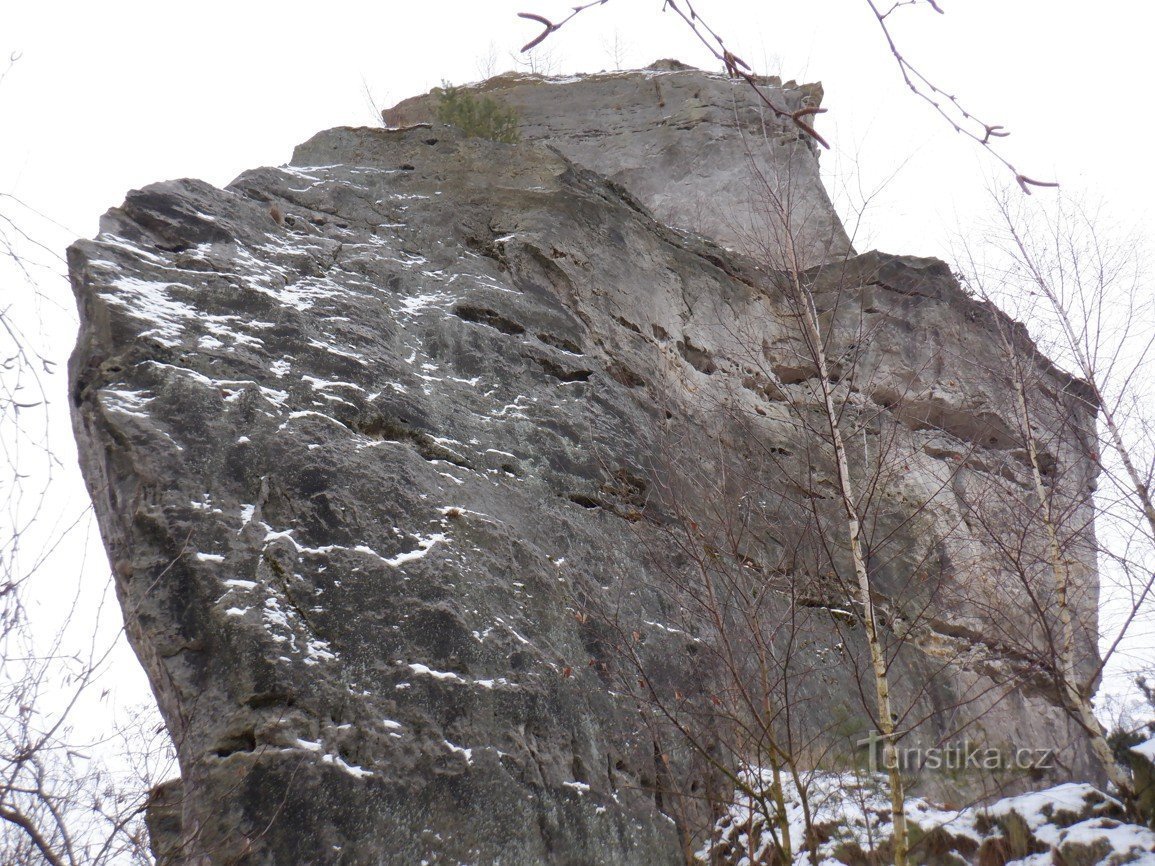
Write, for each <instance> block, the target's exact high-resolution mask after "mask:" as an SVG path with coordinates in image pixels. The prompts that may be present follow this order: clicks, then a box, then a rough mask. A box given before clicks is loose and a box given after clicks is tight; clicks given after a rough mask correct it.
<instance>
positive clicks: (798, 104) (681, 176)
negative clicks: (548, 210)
mask: <svg viewBox="0 0 1155 866" xmlns="http://www.w3.org/2000/svg"><path fill="white" fill-rule="evenodd" d="M758 80H759V81H760V82H761V84H760V90H761V91H762V92H763V93H764V95H765V97H766V98H767V99H768V100H769V101H770V102H772V103H773V104H774V105H775V106H777V107H779V108H781V109H784V110H788V111H797V110H798V109H800V108H805V107H813V108H817V107H819V105H820V104H821V102H822V85H821V84H803V85H798V84H795V83H794V82H793V81H790V82H787V83H786V84H785V85H784V84H782V82H781V81H780V80H779V79H778V78H774V77H768V78H761V79H758ZM470 89H471V91H472V92H475V93H478V94H484V95H485V96H490V97H493V98H495V99H498V100H500V101H501V102H503V103H505V104H506V105H509V106H511V107H513V108H515V109H516V110H517V112H518V115H519V118H520V121H521V123H520V131H521V135H522V138H523V140H526V141H542V142H548V143H549V144H551V145H553V146H554V147H556V148H557V149H558V150H560V151H561V152H562V153H563V154H565V155H566V156H567V157H569V158H570V159H572V160H573V161H574V162H576V163H578V164H579V165H582V166H585V167H586V168H591V169H593V170H594V171H597V172H599V173H600V174H603V175H605V176H606V177H608V178H610V179H611V180H613V181H614V182H616V183H620V184H621V185H622V186H624V187H625V188H626V189H627V190H629V191H630V193H631V194H633V195H634V196H635V197H636V198H638V199H639V200H640V201H641V202H642V203H643V204H645V205H646V207H648V208H649V209H650V210H652V211H653V212H654V214H655V215H656V216H657V217H658V219H660V220H662V221H663V222H665V223H667V224H668V225H672V226H677V227H679V228H684V229H688V230H690V231H693V232H698V233H699V234H703V235H705V236H707V237H710V238H713V239H715V240H716V241H718V243H720V244H722V245H723V246H725V247H729V248H730V249H734V250H738V251H740V252H745V253H749V254H752V255H755V256H757V257H758V258H759V259H760V260H762V261H769V262H770V263H771V264H772V265H774V266H775V267H784V266H786V267H789V266H793V267H798V268H809V267H811V266H813V265H819V264H823V263H826V262H830V261H838V260H841V259H842V258H844V257H845V256H846V255H847V253H848V252H850V251H851V247H850V240H849V239H848V238H847V236H846V231H845V230H844V229H843V227H842V223H841V221H840V220H839V219H838V216H837V214H835V212H834V208H833V206H832V205H831V203H830V199H829V197H828V196H827V194H826V189H825V188H824V187H823V186H822V182H821V180H820V179H819V174H818V146H817V144H816V143H815V142H814V140H813V139H812V138H810V137H809V136H808V135H806V134H804V133H802V132H801V131H800V130H799V129H798V128H797V127H796V126H795V125H794V124H793V123H792V122H791V121H790V120H789V119H788V118H787V119H785V120H784V119H782V118H778V117H775V116H774V113H773V111H772V110H771V109H770V108H769V107H768V106H767V105H766V103H765V102H764V101H763V100H762V99H761V98H760V97H759V96H758V95H757V94H755V93H754V91H753V90H752V89H751V87H750V86H749V85H748V84H747V83H746V82H745V81H741V80H737V81H736V80H732V79H729V78H727V77H725V76H723V75H716V74H710V73H706V72H702V71H701V70H698V69H693V68H692V67H689V66H686V65H684V64H682V63H678V62H677V61H674V60H663V61H659V62H657V63H655V64H654V65H653V66H651V67H650V68H649V69H646V70H643V71H640V72H639V71H634V72H615V73H604V72H603V73H600V74H596V75H574V76H568V77H565V78H543V77H541V76H538V75H526V74H518V73H507V74H505V75H499V76H497V77H496V78H491V79H489V80H487V81H484V82H482V83H480V84H478V85H474V86H472V88H470ZM436 117H437V97H436V96H435V95H433V94H426V95H424V96H417V97H413V98H412V99H407V100H405V101H404V102H401V103H399V104H398V105H396V106H394V107H393V108H391V109H388V110H386V111H385V112H384V119H385V123H386V124H387V125H389V126H404V125H407V124H412V123H418V122H430V121H433V120H435V119H436ZM755 178H757V179H759V180H761V181H764V182H763V183H759V182H754V179H755ZM778 205H781V207H778ZM779 210H784V211H785V212H786V213H787V214H788V215H789V216H788V217H787V219H786V220H783V219H782V218H780V217H777V216H775V213H777V212H778V211H779ZM787 235H789V236H790V239H791V242H792V244H791V245H792V246H793V251H792V252H790V253H787V243H786V239H787Z"/></svg>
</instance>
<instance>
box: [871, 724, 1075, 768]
mask: <svg viewBox="0 0 1155 866" xmlns="http://www.w3.org/2000/svg"><path fill="white" fill-rule="evenodd" d="M885 743H886V737H884V736H883V735H882V734H880V733H878V731H871V732H870V733H869V734H868V735H867V736H866V738H865V739H862V740H859V741H858V742H857V744H856V745H858V746H860V747H865V748H866V749H867V762H868V763H867V766H868V768H869V769H870V772H872V773H876V772H878V771H879V770H893V769H899V770H903V771H917V770H949V771H959V770H963V771H965V770H974V771H986V772H991V771H995V770H1051V769H1054V766H1055V750H1054V749H1028V748H1022V749H1012V750H1003V749H996V748H993V747H991V746H983V745H976V744H973V743H971V742H969V741H967V740H963V741H962V743H960V744H954V745H945V746H931V747H928V748H914V747H911V748H901V747H898V746H895V748H894V750H893V751H892V752H889V753H888V752H887V750H886V749H885V748H884V744H885Z"/></svg>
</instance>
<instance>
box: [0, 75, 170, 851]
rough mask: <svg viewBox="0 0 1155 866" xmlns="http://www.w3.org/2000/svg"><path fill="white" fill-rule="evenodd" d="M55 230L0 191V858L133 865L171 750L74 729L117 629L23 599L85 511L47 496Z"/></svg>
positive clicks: (53, 464)
mask: <svg viewBox="0 0 1155 866" xmlns="http://www.w3.org/2000/svg"><path fill="white" fill-rule="evenodd" d="M17 60H18V57H17V56H13V57H12V58H11V59H10V63H9V66H8V67H7V69H5V70H4V72H3V73H0V82H2V81H4V79H5V78H6V76H7V75H8V73H9V71H11V69H12V68H13V66H14V64H15V63H16V61H17ZM32 226H35V228H33V227H32ZM59 228H60V227H59V226H57V225H56V224H55V223H54V222H53V221H52V220H50V219H49V218H48V217H46V216H45V215H44V214H42V213H40V212H39V211H37V210H36V209H35V208H33V207H31V206H30V205H29V204H27V203H26V202H24V201H22V200H21V199H19V198H17V197H15V196H13V195H11V194H7V193H0V279H4V280H6V281H8V282H10V283H11V289H10V290H9V291H7V292H5V294H4V297H5V301H4V302H3V303H2V305H0V453H2V455H3V461H4V466H3V474H2V476H0V496H2V497H3V499H4V501H5V508H4V510H3V512H2V513H0V657H2V658H3V660H4V664H3V667H2V669H0V862H3V863H6V864H7V863H11V864H13V866H33V864H52V866H80V864H111V863H118V864H120V863H124V864H127V863H142V864H143V863H147V862H150V858H149V856H148V840H147V835H146V833H145V828H144V820H143V814H142V808H143V804H144V802H145V798H146V796H147V791H148V788H149V786H150V784H151V782H152V780H153V779H154V778H155V776H154V775H153V772H154V771H159V770H158V767H159V766H160V765H161V764H166V760H167V756H169V755H171V749H170V748H169V747H168V746H167V743H166V741H165V739H164V737H163V736H161V732H159V731H158V730H157V728H156V723H155V722H156V716H155V711H141V712H139V713H137V714H136V715H134V716H133V717H132V718H130V719H128V720H126V721H125V722H124V723H123V724H122V725H121V726H120V727H119V728H118V729H117V730H116V731H115V732H114V733H113V735H112V738H113V740H114V741H117V743H118V747H117V748H110V746H111V745H112V744H111V743H110V742H109V741H107V740H104V739H103V738H104V737H105V736H106V732H105V731H100V732H97V731H95V730H94V729H93V728H92V727H91V726H89V725H87V724H84V725H82V724H81V723H80V722H81V719H82V718H83V717H82V715H81V714H82V713H85V712H88V711H90V710H91V708H92V707H93V706H94V705H96V706H98V705H99V703H100V701H101V700H102V696H101V695H100V694H99V693H98V691H99V689H100V688H101V677H102V676H103V675H104V674H106V673H107V665H108V661H109V659H110V658H111V657H112V654H113V653H114V651H115V649H116V642H117V640H118V636H113V637H111V638H110V637H108V636H107V635H106V634H105V633H104V632H103V631H102V630H101V629H100V627H99V612H95V613H94V611H92V610H91V609H88V604H89V603H90V599H89V598H88V596H87V595H82V594H81V589H80V588H79V587H78V588H77V591H76V595H75V596H74V597H73V599H72V600H71V604H69V603H68V598H67V595H65V596H64V598H63V599H57V602H63V606H62V607H57V608H53V607H52V606H49V605H38V606H37V607H35V608H33V607H31V606H30V604H29V599H30V598H31V597H33V593H32V590H33V588H34V578H38V577H47V575H46V574H45V572H46V571H47V568H48V566H49V565H50V564H52V562H53V560H52V557H53V556H54V555H59V553H60V551H61V550H63V549H64V548H65V547H67V546H68V545H80V544H83V540H82V539H81V538H80V537H79V536H80V530H81V529H82V528H83V525H82V518H83V512H82V513H80V514H78V515H76V516H75V517H68V518H64V519H61V518H60V515H58V514H55V513H53V511H52V508H51V506H50V505H49V499H48V497H49V495H50V493H51V491H52V489H53V486H54V485H55V483H56V481H57V478H58V470H59V468H60V466H61V462H60V460H59V459H58V457H57V455H56V452H55V449H54V446H53V439H52V429H53V426H54V421H56V420H57V419H56V418H55V416H54V415H53V414H52V411H53V410H51V408H50V404H51V402H52V400H53V398H54V391H55V390H56V386H55V383H54V379H53V376H54V374H55V372H56V367H55V364H54V363H53V361H52V359H51V357H50V353H49V351H48V350H47V349H46V348H45V347H44V334H43V333H42V328H43V327H44V325H43V323H42V322H41V320H40V312H41V310H42V309H43V308H48V309H51V308H52V307H53V306H54V302H53V299H52V298H51V296H50V292H49V291H48V290H47V289H45V288H44V286H46V285H47V283H48V282H49V281H59V282H60V283H61V284H62V283H63V281H64V275H63V270H64V268H63V265H64V260H63V258H62V256H61V255H60V254H59V253H58V252H57V251H56V249H55V247H54V245H53V244H51V243H49V242H47V241H46V240H44V239H43V238H44V236H45V234H46V233H47V232H50V231H52V230H54V229H59ZM107 588H108V589H110V588H111V581H109V583H108V585H107ZM100 607H101V608H102V607H103V605H100ZM30 611H32V613H31V614H30ZM105 631H106V630H105ZM110 755H114V757H113V758H112V760H108V758H109V756H110Z"/></svg>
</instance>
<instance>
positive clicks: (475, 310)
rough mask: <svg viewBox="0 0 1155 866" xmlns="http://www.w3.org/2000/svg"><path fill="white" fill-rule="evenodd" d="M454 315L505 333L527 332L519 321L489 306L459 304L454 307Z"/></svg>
mask: <svg viewBox="0 0 1155 866" xmlns="http://www.w3.org/2000/svg"><path fill="white" fill-rule="evenodd" d="M453 315H455V316H457V318H459V319H461V320H463V321H466V322H473V323H475V324H478V325H487V326H489V327H490V328H495V329H496V330H498V331H501V333H503V334H511V335H513V336H518V335H520V334H524V333H525V328H524V327H522V326H521V325H520V324H519V323H517V322H515V321H513V319H510V318H507V317H505V316H503V315H502V314H501V313H499V312H497V311H496V310H491V309H489V308H488V307H475V306H472V305H470V304H457V305H456V306H455V307H454V308H453Z"/></svg>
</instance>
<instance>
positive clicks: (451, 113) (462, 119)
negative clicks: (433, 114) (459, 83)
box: [434, 81, 521, 144]
mask: <svg viewBox="0 0 1155 866" xmlns="http://www.w3.org/2000/svg"><path fill="white" fill-rule="evenodd" d="M434 92H435V93H436V94H437V119H438V120H439V121H441V122H442V123H446V124H449V125H450V126H455V127H457V128H458V129H459V130H461V132H462V133H463V134H465V135H466V136H468V137H470V138H489V139H493V140H494V141H504V142H506V143H507V144H515V143H517V142H518V141H519V140H520V139H521V134H520V133H519V132H518V130H517V122H518V117H517V111H516V110H514V109H513V108H510V107H509V106H508V105H505V104H503V103H501V102H499V101H498V100H496V99H494V98H493V97H492V96H477V95H476V94H474V93H471V92H470V91H468V90H464V89H462V88H460V87H454V86H453V85H452V84H450V83H449V82H448V81H446V82H443V83H442V85H441V87H438V88H436V90H435V91H434Z"/></svg>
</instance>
